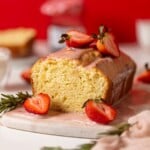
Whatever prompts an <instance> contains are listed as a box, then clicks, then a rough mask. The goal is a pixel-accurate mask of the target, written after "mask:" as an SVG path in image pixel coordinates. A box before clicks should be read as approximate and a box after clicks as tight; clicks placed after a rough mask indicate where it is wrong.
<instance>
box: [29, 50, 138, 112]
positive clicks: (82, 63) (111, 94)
mask: <svg viewBox="0 0 150 150" xmlns="http://www.w3.org/2000/svg"><path fill="white" fill-rule="evenodd" d="M134 72H135V64H134V62H133V61H132V60H131V59H130V58H129V57H128V56H127V55H125V54H124V53H122V52H121V53H120V56H119V57H118V58H111V57H104V58H103V57H102V56H101V54H100V53H99V52H98V51H96V50H94V49H93V48H88V49H79V48H69V47H68V48H65V49H63V50H60V51H58V52H55V53H52V54H50V55H49V56H48V57H47V58H45V59H40V60H38V61H37V62H36V63H35V65H34V66H33V68H32V75H31V78H32V88H33V93H34V94H35V95H36V94H38V93H47V94H49V96H50V97H51V99H52V108H53V109H55V110H61V111H65V112H80V111H82V105H83V104H84V102H85V101H86V100H88V99H99V98H103V100H106V101H107V102H108V103H114V102H116V101H118V100H120V99H121V98H122V97H123V96H124V95H126V94H127V93H128V91H129V90H130V89H131V86H132V80H133V75H134Z"/></svg>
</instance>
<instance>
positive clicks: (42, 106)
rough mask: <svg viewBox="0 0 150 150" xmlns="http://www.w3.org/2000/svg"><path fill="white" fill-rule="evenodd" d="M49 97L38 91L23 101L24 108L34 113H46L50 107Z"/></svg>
mask: <svg viewBox="0 0 150 150" xmlns="http://www.w3.org/2000/svg"><path fill="white" fill-rule="evenodd" d="M50 103H51V99H50V97H49V96H48V95H47V94H44V93H40V94H38V95H36V96H33V97H31V98H28V99H26V100H25V101H24V104H23V106H24V108H25V109H26V110H27V111H28V112H31V113H34V114H40V115H42V114H47V113H48V111H49V108H50Z"/></svg>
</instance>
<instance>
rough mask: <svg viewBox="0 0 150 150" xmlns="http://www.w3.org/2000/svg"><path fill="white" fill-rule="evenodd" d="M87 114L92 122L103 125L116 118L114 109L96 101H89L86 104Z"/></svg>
mask: <svg viewBox="0 0 150 150" xmlns="http://www.w3.org/2000/svg"><path fill="white" fill-rule="evenodd" d="M85 113H86V115H87V116H88V117H89V118H90V119H91V120H92V121H95V122H97V123H101V124H108V123H109V122H111V121H112V120H114V119H115V117H116V110H115V109H114V108H112V107H111V106H109V105H107V104H105V103H104V102H100V101H96V100H95V101H94V100H88V101H87V102H86V103H85Z"/></svg>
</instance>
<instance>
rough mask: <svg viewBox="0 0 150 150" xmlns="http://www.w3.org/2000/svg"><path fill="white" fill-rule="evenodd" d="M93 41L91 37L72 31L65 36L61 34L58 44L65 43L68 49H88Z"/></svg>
mask: <svg viewBox="0 0 150 150" xmlns="http://www.w3.org/2000/svg"><path fill="white" fill-rule="evenodd" d="M93 41H94V38H93V37H92V36H89V35H87V34H84V33H82V32H78V31H74V30H72V31H69V32H67V33H66V34H62V35H61V39H60V40H59V43H64V42H66V44H67V46H69V47H75V48H83V47H88V46H89V44H90V43H92V42H93Z"/></svg>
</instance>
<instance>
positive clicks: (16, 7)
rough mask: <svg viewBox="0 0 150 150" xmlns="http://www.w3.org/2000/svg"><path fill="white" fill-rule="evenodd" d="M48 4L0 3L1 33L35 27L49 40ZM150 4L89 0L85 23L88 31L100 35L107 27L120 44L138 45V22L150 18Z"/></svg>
mask: <svg viewBox="0 0 150 150" xmlns="http://www.w3.org/2000/svg"><path fill="white" fill-rule="evenodd" d="M44 1H45V0H0V29H4V28H8V27H16V26H25V27H34V28H36V29H37V31H38V38H46V30H47V26H48V25H50V23H51V19H50V17H47V16H44V15H42V14H41V13H40V6H41V4H43V2H44ZM149 6H150V1H149V0H142V1H141V0H136V1H131V0H122V1H121V0H85V4H84V9H83V14H82V15H83V22H84V24H85V27H86V28H87V31H88V32H89V33H93V32H96V31H97V27H98V26H99V24H101V23H104V24H106V25H108V26H110V27H111V28H112V30H113V31H114V33H115V35H116V37H117V39H118V40H119V41H120V42H135V40H136V38H135V21H136V19H139V18H140V19H141V18H150V11H149Z"/></svg>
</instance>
